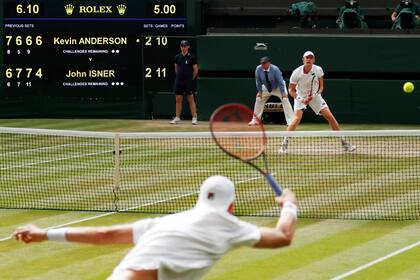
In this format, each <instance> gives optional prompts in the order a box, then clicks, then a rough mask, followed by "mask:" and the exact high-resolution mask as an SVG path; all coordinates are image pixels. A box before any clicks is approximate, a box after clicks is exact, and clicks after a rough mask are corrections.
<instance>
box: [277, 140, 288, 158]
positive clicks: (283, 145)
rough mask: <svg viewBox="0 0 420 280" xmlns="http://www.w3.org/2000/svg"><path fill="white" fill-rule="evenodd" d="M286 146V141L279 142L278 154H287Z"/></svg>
mask: <svg viewBox="0 0 420 280" xmlns="http://www.w3.org/2000/svg"><path fill="white" fill-rule="evenodd" d="M287 146H288V143H281V144H280V147H279V154H281V155H285V154H287Z"/></svg>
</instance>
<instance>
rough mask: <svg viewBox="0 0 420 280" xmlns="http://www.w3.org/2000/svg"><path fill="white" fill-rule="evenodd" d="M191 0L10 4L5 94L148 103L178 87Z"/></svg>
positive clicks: (6, 12) (4, 27) (6, 7)
mask: <svg viewBox="0 0 420 280" xmlns="http://www.w3.org/2000/svg"><path fill="white" fill-rule="evenodd" d="M186 33H187V17H186V1H185V0H173V1H171V0H165V1H163V0H162V1H158V0H142V1H138V0H130V1H128V0H125V1H114V0H112V1H111V0H108V1H106V0H100V1H99V0H92V1H88V0H83V1H74V0H73V1H72V0H70V1H67V0H66V1H63V0H56V1H47V0H43V1H41V0H33V1H16V0H13V1H4V2H3V16H2V37H3V40H2V42H3V44H2V51H3V58H4V59H3V67H2V89H3V90H2V93H1V94H0V98H2V99H4V98H6V99H8V100H11V99H14V98H24V97H28V96H33V97H36V98H48V100H49V102H64V101H65V100H67V101H68V100H73V101H74V102H75V100H84V101H86V100H89V102H91V103H95V102H98V103H102V104H103V103H104V102H108V101H109V102H115V100H120V101H124V102H134V103H136V104H140V105H141V104H142V103H143V102H144V93H145V91H148V90H163V91H171V90H172V84H173V79H174V73H173V72H174V69H173V57H174V56H175V54H176V53H177V52H179V41H180V40H181V39H183V38H185V37H184V36H183V35H185V34H186Z"/></svg>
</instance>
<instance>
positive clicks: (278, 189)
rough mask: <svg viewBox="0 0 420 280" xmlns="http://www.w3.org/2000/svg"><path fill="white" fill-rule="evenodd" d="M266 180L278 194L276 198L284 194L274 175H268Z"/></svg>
mask: <svg viewBox="0 0 420 280" xmlns="http://www.w3.org/2000/svg"><path fill="white" fill-rule="evenodd" d="M265 178H266V179H267V181H268V183H269V184H270V186H271V188H272V189H273V191H274V192H275V193H276V196H281V193H282V190H281V187H280V185H279V184H278V183H277V181H276V179H274V177H273V174H271V173H266V174H265Z"/></svg>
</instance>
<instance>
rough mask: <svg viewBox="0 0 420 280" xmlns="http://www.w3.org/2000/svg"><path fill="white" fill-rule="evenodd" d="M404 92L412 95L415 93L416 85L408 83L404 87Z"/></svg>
mask: <svg viewBox="0 0 420 280" xmlns="http://www.w3.org/2000/svg"><path fill="white" fill-rule="evenodd" d="M403 90H404V92H406V93H412V92H413V91H414V84H413V83H412V82H406V83H405V84H404V86H403Z"/></svg>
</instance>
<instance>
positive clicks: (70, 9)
mask: <svg viewBox="0 0 420 280" xmlns="http://www.w3.org/2000/svg"><path fill="white" fill-rule="evenodd" d="M64 9H65V10H66V14H67V15H68V16H71V15H72V14H73V10H74V6H73V5H72V4H67V5H65V6H64Z"/></svg>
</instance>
